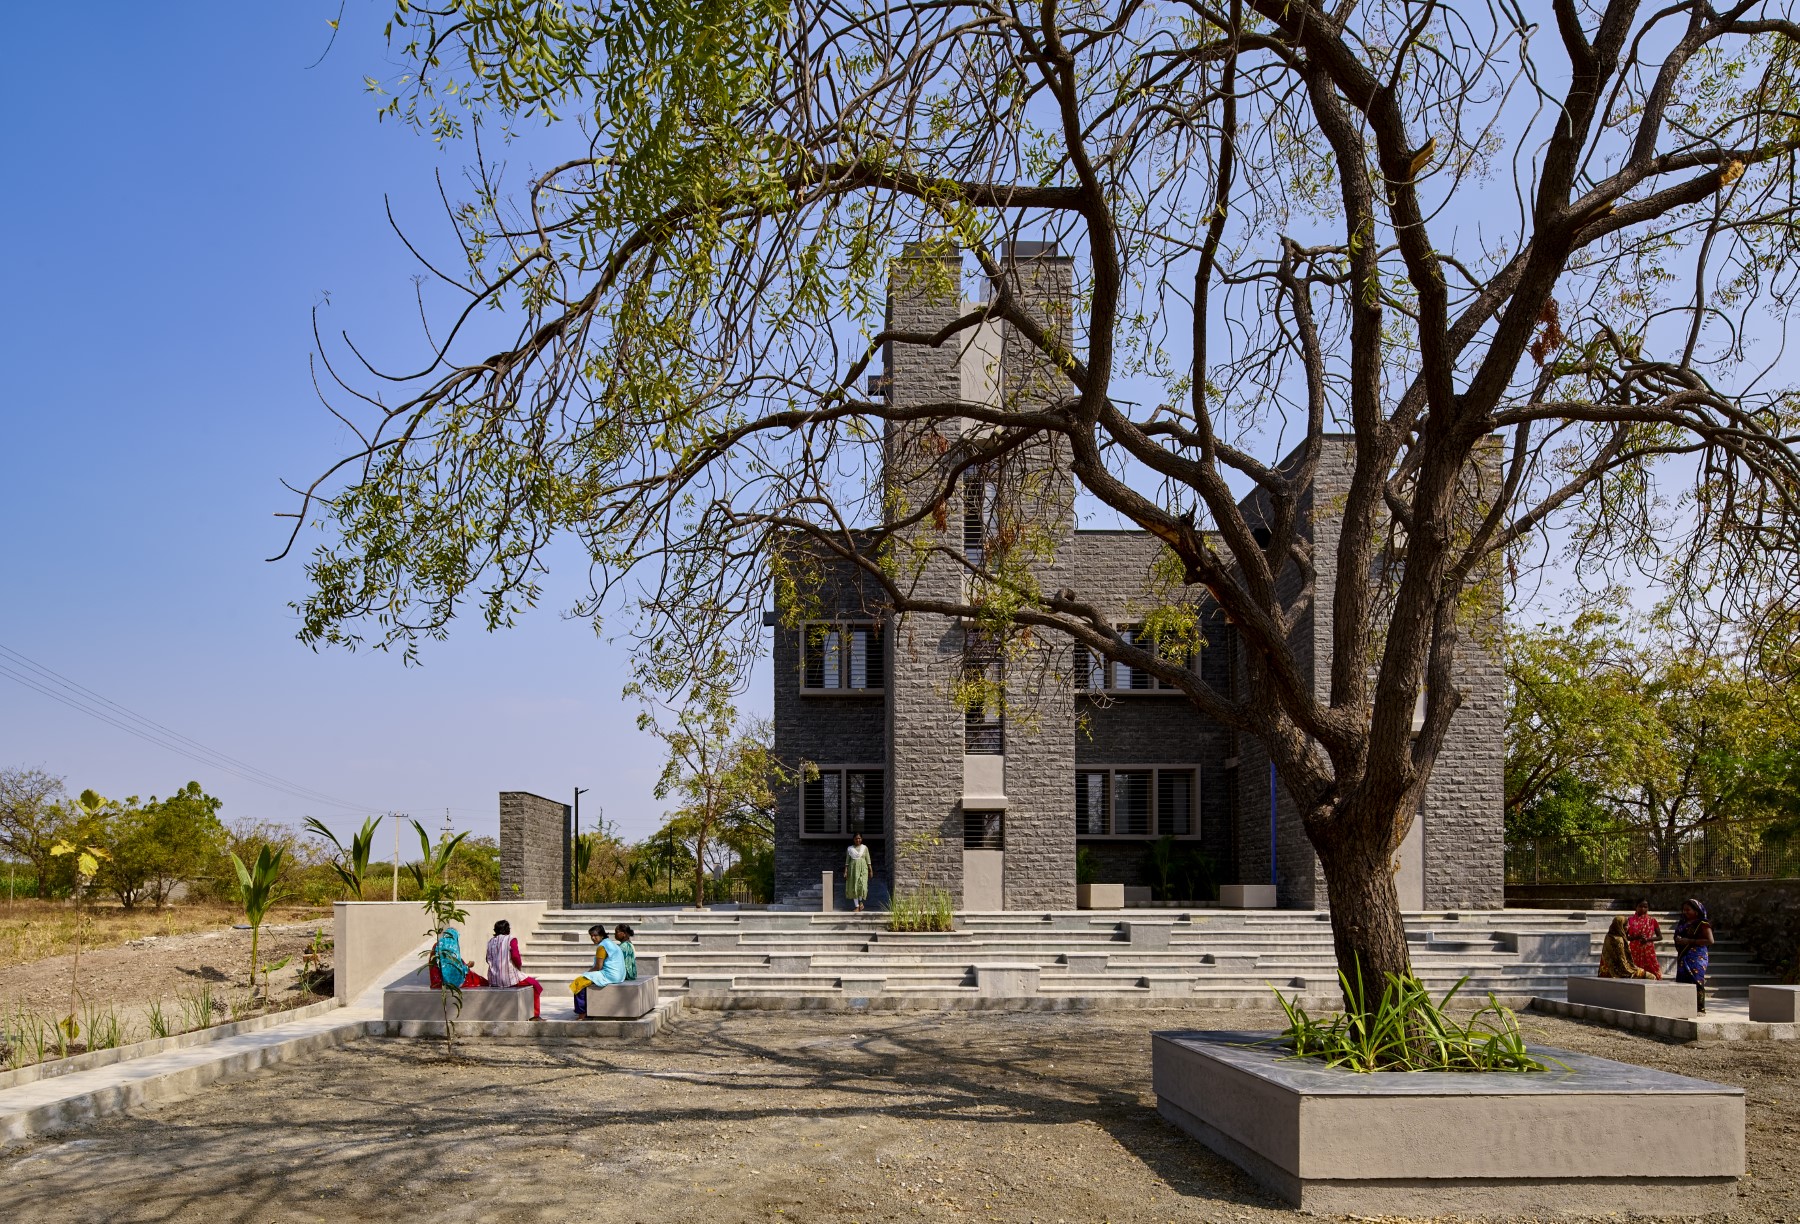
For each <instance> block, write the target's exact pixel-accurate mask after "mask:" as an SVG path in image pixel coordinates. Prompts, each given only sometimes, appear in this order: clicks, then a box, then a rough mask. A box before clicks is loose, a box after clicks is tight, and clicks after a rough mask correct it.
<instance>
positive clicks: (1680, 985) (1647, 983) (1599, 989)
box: [1567, 977, 1700, 1020]
mask: <svg viewBox="0 0 1800 1224" xmlns="http://www.w3.org/2000/svg"><path fill="white" fill-rule="evenodd" d="M1568 984H1569V985H1568V991H1567V994H1568V998H1569V1002H1571V1003H1580V1004H1583V1005H1585V1006H1588V1007H1605V1008H1610V1009H1611V1010H1613V1011H1627V1012H1642V1013H1643V1014H1644V1015H1646V1016H1668V1017H1670V1018H1671V1019H1678V1020H1685V1019H1686V1018H1687V1017H1689V1016H1692V1015H1693V1014H1694V1013H1695V1012H1697V1011H1699V1009H1700V996H1699V994H1698V992H1696V991H1695V989H1694V988H1693V986H1691V985H1689V984H1688V983H1686V982H1658V981H1653V980H1651V979H1649V978H1603V977H1572V978H1569V979H1568Z"/></svg>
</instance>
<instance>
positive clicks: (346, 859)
mask: <svg viewBox="0 0 1800 1224" xmlns="http://www.w3.org/2000/svg"><path fill="white" fill-rule="evenodd" d="M380 825H381V817H379V816H371V817H369V819H367V820H365V821H363V825H362V828H361V829H359V830H358V831H357V832H355V833H354V834H352V835H351V837H350V848H349V849H348V850H346V849H345V848H344V843H343V842H341V841H339V840H338V838H337V834H336V833H333V832H332V831H331V830H330V829H328V828H326V827H325V823H324V822H323V821H321V820H320V819H319V818H318V817H317V816H308V817H307V818H306V831H307V832H308V833H311V834H313V835H314V836H316V837H322V838H324V839H325V840H326V841H328V842H330V843H331V848H332V849H334V850H336V851H337V857H336V858H334V859H333V860H332V861H331V869H332V870H333V871H335V872H337V875H338V879H340V880H342V881H343V882H344V887H345V888H347V889H349V891H350V895H351V896H352V897H354V898H356V900H358V901H361V900H362V895H363V876H365V875H367V874H368V871H369V856H370V855H371V854H373V853H374V852H375V830H376V829H377V828H378V827H379V826H380Z"/></svg>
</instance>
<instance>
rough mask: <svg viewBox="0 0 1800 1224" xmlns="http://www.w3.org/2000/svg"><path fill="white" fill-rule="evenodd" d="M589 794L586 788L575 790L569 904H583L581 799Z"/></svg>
mask: <svg viewBox="0 0 1800 1224" xmlns="http://www.w3.org/2000/svg"><path fill="white" fill-rule="evenodd" d="M587 793H588V788H587V787H585V786H577V787H576V788H575V841H574V842H573V843H572V844H571V845H570V847H569V874H570V878H571V880H572V881H573V882H572V883H571V884H570V885H569V903H570V904H571V905H580V904H581V797H582V796H583V795H585V794H587Z"/></svg>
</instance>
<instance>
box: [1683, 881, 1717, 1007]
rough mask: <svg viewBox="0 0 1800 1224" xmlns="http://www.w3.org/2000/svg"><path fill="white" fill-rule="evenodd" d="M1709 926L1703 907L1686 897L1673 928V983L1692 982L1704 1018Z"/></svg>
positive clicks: (1710, 931) (1709, 943)
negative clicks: (1679, 918)
mask: <svg viewBox="0 0 1800 1224" xmlns="http://www.w3.org/2000/svg"><path fill="white" fill-rule="evenodd" d="M1712 941H1713V932H1712V923H1710V922H1708V921H1707V920H1706V907H1705V906H1704V905H1701V904H1700V902H1699V901H1698V900H1696V899H1695V898H1693V897H1689V898H1688V899H1687V900H1686V901H1685V902H1683V903H1682V906H1681V921H1680V922H1677V923H1676V924H1675V966H1676V967H1675V980H1676V981H1677V982H1692V983H1693V984H1694V993H1695V994H1696V995H1697V996H1698V998H1699V1000H1700V1014H1701V1015H1703V1016H1704V1015H1705V1014H1706V966H1707V962H1708V961H1709V960H1710V959H1711V957H1710V956H1709V954H1708V953H1707V949H1708V948H1710V947H1712Z"/></svg>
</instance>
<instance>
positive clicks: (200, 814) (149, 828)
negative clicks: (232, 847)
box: [99, 782, 225, 909]
mask: <svg viewBox="0 0 1800 1224" xmlns="http://www.w3.org/2000/svg"><path fill="white" fill-rule="evenodd" d="M221 806H222V805H221V803H220V801H219V800H218V799H215V798H213V797H212V796H211V795H208V794H207V793H206V792H204V791H203V790H201V789H200V784H199V783H198V782H189V783H188V784H187V785H186V786H184V787H182V788H181V789H180V790H178V791H176V792H175V793H174V794H173V795H170V796H169V797H168V798H167V799H158V798H156V796H154V795H152V796H151V797H150V800H149V802H147V803H139V802H138V800H137V798H136V797H135V796H133V797H132V798H130V799H127V800H125V801H124V802H123V803H121V804H117V805H113V806H112V807H110V808H109V809H108V811H107V812H106V813H105V815H104V829H103V831H102V832H101V833H100V839H101V841H102V844H104V845H105V846H106V848H107V850H108V851H109V852H110V853H111V856H112V857H111V858H110V859H108V860H107V863H106V866H105V868H104V869H103V870H102V871H101V873H100V878H99V885H100V887H102V888H104V889H106V890H107V891H109V892H111V893H112V894H113V895H114V896H116V897H117V898H118V899H119V903H120V904H121V905H123V906H124V907H125V908H126V909H131V908H133V907H134V906H137V905H139V904H141V903H143V902H146V901H148V902H150V903H151V904H153V905H155V906H156V907H157V908H159V909H160V908H161V907H162V906H163V905H165V904H167V902H168V900H169V895H170V894H171V893H172V892H173V891H174V889H175V886H176V885H178V884H181V883H184V882H186V881H189V880H194V879H197V878H199V877H200V876H202V875H204V874H205V873H206V872H207V871H208V870H210V869H211V868H212V866H213V864H214V863H216V862H217V861H218V858H219V856H220V855H221V854H223V853H224V847H225V826H224V824H223V823H222V822H221V821H220V820H219V808H220V807H221Z"/></svg>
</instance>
